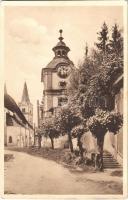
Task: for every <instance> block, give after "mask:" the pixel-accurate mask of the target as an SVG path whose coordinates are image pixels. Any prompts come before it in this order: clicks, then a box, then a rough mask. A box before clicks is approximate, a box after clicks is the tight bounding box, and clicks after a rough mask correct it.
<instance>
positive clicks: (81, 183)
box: [5, 150, 122, 194]
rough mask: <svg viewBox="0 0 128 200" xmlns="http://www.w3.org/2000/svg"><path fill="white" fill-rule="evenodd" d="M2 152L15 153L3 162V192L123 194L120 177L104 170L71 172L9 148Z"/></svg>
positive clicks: (48, 161) (52, 162)
mask: <svg viewBox="0 0 128 200" xmlns="http://www.w3.org/2000/svg"><path fill="white" fill-rule="evenodd" d="M5 153H7V154H13V156H14V159H12V160H10V161H9V162H5V193H12V194H121V193H122V178H121V177H111V178H110V177H109V176H107V175H106V174H105V173H93V174H87V173H84V174H83V173H79V174H78V173H71V172H70V171H69V170H68V169H67V168H64V167H63V166H62V165H60V164H57V163H56V162H54V161H50V160H46V159H44V158H39V157H35V156H31V155H28V154H26V153H21V152H15V151H10V150H6V151H5ZM100 177H101V179H100ZM107 177H108V179H107ZM97 180H98V182H97ZM113 180H114V181H113Z"/></svg>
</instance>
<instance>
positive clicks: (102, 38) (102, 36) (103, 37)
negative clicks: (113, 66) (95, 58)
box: [95, 22, 108, 56]
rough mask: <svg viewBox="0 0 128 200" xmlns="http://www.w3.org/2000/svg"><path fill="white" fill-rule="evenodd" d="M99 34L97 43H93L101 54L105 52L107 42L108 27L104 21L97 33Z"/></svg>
mask: <svg viewBox="0 0 128 200" xmlns="http://www.w3.org/2000/svg"><path fill="white" fill-rule="evenodd" d="M97 34H98V35H99V37H98V40H99V43H95V45H96V46H97V48H98V50H99V51H100V52H101V53H103V56H105V54H106V53H107V51H108V49H107V42H108V27H107V25H106V23H105V22H104V23H103V25H102V27H101V31H100V32H98V33H97Z"/></svg>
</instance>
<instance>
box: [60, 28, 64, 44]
mask: <svg viewBox="0 0 128 200" xmlns="http://www.w3.org/2000/svg"><path fill="white" fill-rule="evenodd" d="M59 33H60V37H59V40H60V41H62V40H63V39H64V38H63V37H62V33H63V30H62V29H60V30H59Z"/></svg>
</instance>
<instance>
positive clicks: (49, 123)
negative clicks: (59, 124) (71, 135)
mask: <svg viewBox="0 0 128 200" xmlns="http://www.w3.org/2000/svg"><path fill="white" fill-rule="evenodd" d="M41 134H42V136H44V137H46V138H47V137H49V138H50V140H51V145H52V149H54V138H57V137H59V135H60V132H59V131H58V130H57V128H56V124H55V119H54V118H50V119H47V118H46V119H45V121H44V122H43V124H42V127H41Z"/></svg>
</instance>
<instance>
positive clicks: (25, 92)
mask: <svg viewBox="0 0 128 200" xmlns="http://www.w3.org/2000/svg"><path fill="white" fill-rule="evenodd" d="M21 102H25V103H30V99H29V95H28V88H27V84H26V82H25V83H24V89H23V94H22V100H21Z"/></svg>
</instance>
